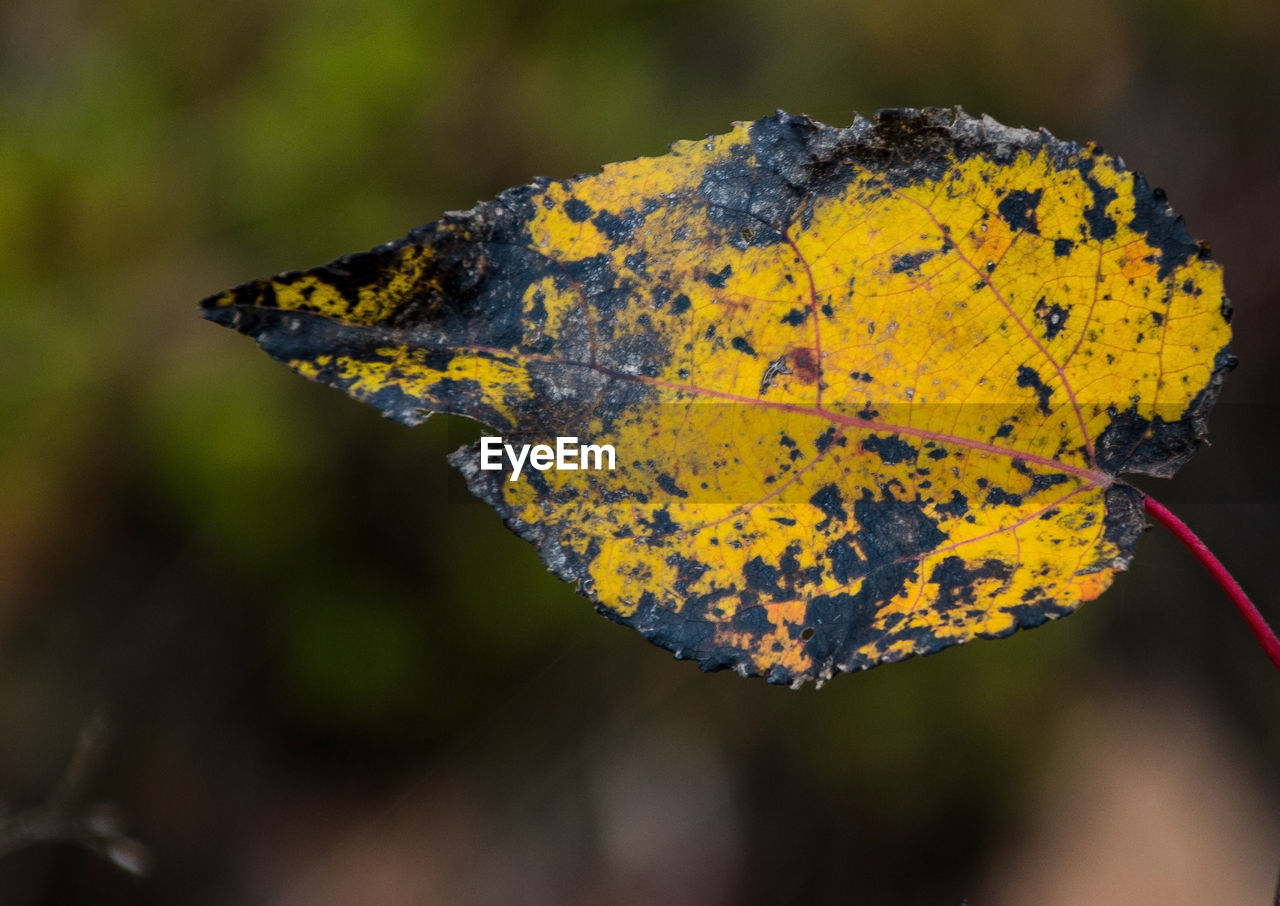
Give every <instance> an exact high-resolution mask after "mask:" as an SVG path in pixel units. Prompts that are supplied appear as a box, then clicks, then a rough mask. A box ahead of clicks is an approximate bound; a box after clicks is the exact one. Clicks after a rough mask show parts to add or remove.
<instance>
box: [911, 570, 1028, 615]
mask: <svg viewBox="0 0 1280 906" xmlns="http://www.w3.org/2000/svg"><path fill="white" fill-rule="evenodd" d="M1008 578H1009V567H1008V565H1007V564H1005V563H1003V562H1001V561H999V560H984V561H983V562H982V563H981V564H980V565H978V566H974V567H970V566H969V565H968V563H967V562H966V561H965V560H964V559H963V558H962V557H957V556H950V557H946V558H945V559H943V561H942V562H941V563H939V564H938V565H937V566H935V567H934V568H933V572H932V573H930V574H929V581H930V582H932V583H934V584H935V585H937V586H938V594H937V597H936V598H935V604H934V606H935V608H936V609H937V610H939V611H941V612H943V613H946V612H947V611H949V610H953V609H955V608H956V607H961V606H972V605H974V604H976V603H977V589H975V588H974V583H975V582H977V581H979V580H982V579H999V580H1000V581H1001V582H1003V581H1005V580H1007V579H1008Z"/></svg>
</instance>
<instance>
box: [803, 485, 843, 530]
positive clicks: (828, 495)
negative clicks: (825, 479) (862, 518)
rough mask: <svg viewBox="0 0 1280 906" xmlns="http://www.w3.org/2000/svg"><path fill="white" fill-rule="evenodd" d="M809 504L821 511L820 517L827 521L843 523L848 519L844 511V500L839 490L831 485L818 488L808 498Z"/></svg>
mask: <svg viewBox="0 0 1280 906" xmlns="http://www.w3.org/2000/svg"><path fill="white" fill-rule="evenodd" d="M809 502H810V503H811V504H813V505H814V506H816V507H817V508H818V509H820V510H822V515H824V516H826V517H827V519H834V520H835V521H837V522H844V521H845V520H846V519H847V518H849V515H848V513H846V512H845V509H844V498H842V497H841V496H840V489H839V488H837V487H836V486H835V485H833V484H829V485H825V486H823V487H822V488H820V489H819V490H818V491H817V493H815V494H814V495H813V496H812V497H810V498H809ZM824 524H825V523H824Z"/></svg>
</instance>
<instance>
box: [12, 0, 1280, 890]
mask: <svg viewBox="0 0 1280 906" xmlns="http://www.w3.org/2000/svg"><path fill="white" fill-rule="evenodd" d="M689 6H690V5H689V4H686V3H676V2H670V3H659V4H651V5H646V6H637V5H625V6H624V5H620V4H619V5H613V4H575V3H569V2H560V3H556V2H547V0H543V2H527V3H519V2H496V3H487V4H473V3H463V2H448V3H438V4H428V5H423V6H421V7H410V6H406V5H400V4H397V3H394V2H392V0H375V2H365V3H354V2H347V0H288V2H280V3H274V4H260V3H256V2H246V0H235V2H230V3H223V4H216V5H214V4H207V5H206V4H194V3H192V4H183V3H179V4H174V3H170V2H159V0H131V2H123V3H116V4H101V3H87V2H84V3H77V2H73V0H53V2H49V0H42V2H34V0H17V2H14V3H9V4H6V5H5V6H4V9H3V11H0V275H2V284H0V285H2V287H3V288H2V289H0V318H2V320H0V801H3V802H5V803H6V804H7V805H8V807H9V808H10V809H22V808H25V807H28V806H32V805H35V804H37V803H39V802H41V801H42V800H44V799H45V797H46V796H47V795H48V794H49V792H50V789H51V788H52V786H53V785H54V783H55V782H56V780H57V778H58V776H59V775H60V773H61V772H62V770H63V767H64V765H65V763H66V760H67V758H68V757H69V756H70V753H71V750H72V748H73V743H74V740H75V737H76V734H77V732H78V731H79V729H80V728H81V727H82V726H83V725H84V724H85V722H86V721H87V720H88V719H89V717H90V716H91V715H92V714H95V713H101V714H103V715H105V718H106V721H107V724H108V726H109V728H110V731H111V732H110V736H109V738H108V742H107V745H106V747H105V749H104V750H103V753H102V755H101V757H100V758H99V759H98V761H97V763H96V765H95V770H94V772H93V773H92V776H91V779H90V781H89V784H88V787H87V789H86V791H85V802H86V803H89V804H92V803H97V802H103V801H108V802H113V803H116V804H117V805H118V807H119V809H120V813H121V814H122V815H123V817H124V820H125V822H126V825H127V829H128V831H129V833H130V834H132V835H133V836H135V837H137V838H138V839H140V840H141V841H143V842H144V843H145V844H147V846H148V847H149V848H150V852H151V857H152V861H153V871H152V873H151V875H150V876H149V877H146V878H141V879H139V878H136V877H133V876H131V875H129V874H127V873H125V872H123V871H121V870H120V869H118V868H116V867H115V866H113V865H112V864H110V863H109V862H108V861H106V860H104V859H102V858H100V857H98V856H96V855H94V854H92V853H89V852H87V851H86V850H84V849H82V848H80V847H77V846H74V845H42V846H35V847H28V848H25V849H22V850H20V851H18V852H14V853H11V854H9V855H7V856H4V857H0V901H3V902H5V903H11V904H35V903H90V902H92V903H104V904H109V903H131V904H136V903H142V904H149V903H156V904H159V903H165V904H170V903H176V904H206V903H264V904H281V906H283V904H295V903H297V904H304V903H305V904H339V903H343V904H345V903H379V904H392V906H394V904H401V903H405V904H407V903H432V902H441V903H458V902H478V903H502V902H511V903H564V902H570V903H591V902H629V903H647V902H664V903H685V902H688V903H700V904H715V903H729V902H748V903H749V902H783V901H791V902H801V901H808V902H827V901H832V902H847V901H860V902H872V903H876V902H885V903H913V902H919V903H956V902H958V901H959V900H960V899H961V898H962V897H969V898H970V901H971V902H972V903H974V904H975V906H976V904H988V903H1024V902H1036V903H1083V902H1093V903H1112V902H1117V903H1118V902H1160V903H1163V904H1174V903H1184V902H1185V903H1197V902H1232V903H1236V902H1239V903H1245V902H1266V901H1267V898H1268V897H1269V896H1270V895H1271V892H1272V891H1273V890H1274V884H1275V879H1276V875H1277V873H1278V872H1280V771H1278V770H1277V765H1280V674H1277V673H1276V671H1275V670H1273V669H1272V668H1271V667H1270V666H1269V665H1268V663H1267V662H1266V660H1265V658H1264V657H1263V655H1262V653H1261V652H1260V651H1259V650H1258V648H1257V647H1256V646H1255V645H1254V643H1253V642H1252V640H1251V638H1250V637H1249V635H1248V633H1247V631H1246V629H1245V627H1244V625H1243V623H1242V622H1241V621H1240V620H1239V618H1238V617H1236V616H1235V614H1234V613H1233V612H1232V611H1231V609H1230V606H1229V604H1228V602H1227V600H1226V599H1225V597H1224V596H1223V595H1222V594H1221V593H1220V592H1219V590H1218V589H1217V588H1216V587H1215V586H1214V585H1213V584H1212V582H1211V581H1210V580H1209V579H1208V578H1207V576H1205V575H1204V574H1203V573H1202V572H1201V571H1200V570H1199V568H1198V567H1197V566H1196V565H1195V564H1194V563H1193V562H1192V561H1191V560H1190V558H1189V556H1187V555H1186V554H1185V553H1184V552H1183V551H1182V550H1181V549H1180V548H1179V547H1178V546H1177V545H1176V543H1175V542H1174V541H1173V540H1172V539H1171V538H1169V537H1168V536H1167V535H1166V534H1164V533H1163V532H1160V531H1153V532H1152V533H1150V534H1149V535H1148V536H1147V537H1146V538H1144V539H1143V542H1142V544H1141V546H1140V549H1139V555H1138V558H1137V560H1136V561H1135V563H1134V566H1133V568H1132V569H1131V571H1130V572H1129V573H1128V574H1126V575H1124V576H1122V577H1121V578H1120V579H1119V580H1118V581H1117V582H1116V583H1115V585H1114V587H1113V588H1112V589H1111V590H1110V591H1109V592H1107V594H1106V595H1105V596H1104V597H1103V598H1102V599H1101V600H1099V601H1098V602H1096V603H1093V604H1091V605H1088V606H1086V607H1085V608H1084V609H1083V610H1082V611H1081V612H1080V613H1078V614H1076V615H1075V616H1072V617H1071V618H1070V619H1067V620H1065V621H1063V622H1061V623H1057V624H1053V625H1050V626H1048V627H1046V628H1043V629H1040V630H1036V631H1034V632H1026V633H1021V634H1019V635H1017V636H1015V637H1013V638H1011V639H1008V640H1005V641H1001V642H997V643H979V644H974V645H971V646H967V647H965V648H961V649H955V650H951V651H948V652H945V653H943V654H941V655H938V656H935V657H930V658H925V659H919V660H916V661H910V662H907V663H904V664H900V665H896V666H892V667H888V668H882V669H878V670H874V671H872V672H870V673H867V674H864V675H859V676H845V677H839V678H837V679H836V680H835V681H834V682H833V683H831V684H830V685H829V686H828V687H826V688H824V689H822V690H820V691H817V692H815V691H814V690H813V689H812V688H810V689H806V690H804V691H802V692H790V691H788V690H785V689H778V688H772V687H769V686H767V685H766V684H764V683H763V682H760V681H758V680H754V681H746V680H742V679H739V678H737V677H734V676H730V675H711V676H707V675H702V674H699V673H698V672H697V671H696V669H694V668H693V666H692V665H690V664H688V663H682V662H677V661H675V660H673V659H672V658H671V657H670V656H669V655H668V654H667V653H666V652H664V651H661V650H659V649H657V648H653V647H651V646H649V645H647V644H646V643H645V642H644V641H643V640H642V639H641V638H640V637H639V636H637V635H635V634H633V633H631V632H629V631H627V630H625V629H622V628H620V627H617V626H614V625H611V624H609V623H607V622H606V621H604V620H602V619H601V618H599V617H598V616H596V615H595V614H594V613H593V612H592V609H591V607H590V605H589V604H588V603H587V602H586V601H585V600H583V599H580V598H578V597H577V596H576V595H575V594H574V592H573V591H572V590H571V589H570V588H568V587H566V586H564V585H562V584H561V583H559V582H558V581H557V580H555V579H553V578H552V577H551V576H550V575H548V574H547V573H546V572H545V571H544V570H543V569H542V567H541V566H540V565H539V563H538V562H537V560H536V557H535V555H534V553H533V551H532V549H531V548H529V547H528V546H526V545H524V544H523V543H521V542H519V541H518V540H517V539H516V538H515V537H514V536H511V535H510V534H509V533H507V532H506V530H505V529H503V527H502V526H501V524H500V523H499V521H498V519H497V517H496V516H495V515H494V514H492V513H491V512H489V511H488V510H487V509H485V508H483V507H481V506H478V505H475V504H471V503H467V502H465V495H466V492H465V490H464V489H462V488H461V486H460V484H459V483H458V482H457V479H456V478H455V477H453V476H452V475H451V474H450V472H449V470H448V467H447V466H446V465H445V463H444V455H445V453H446V452H447V450H448V449H450V448H451V447H452V446H455V445H456V444H457V443H459V442H461V441H462V440H464V439H465V438H466V437H468V436H470V435H471V433H472V429H469V428H468V427H467V426H466V425H464V424H462V423H460V422H449V421H447V420H446V419H443V418H441V419H433V420H432V421H431V422H430V423H428V424H427V425H426V426H424V427H422V428H419V429H416V430H413V431H409V430H406V429H403V428H399V427H397V426H395V425H393V424H390V423H388V422H384V421H383V420H381V419H380V418H379V417H378V416H377V414H376V413H375V412H373V411H372V410H369V409H366V408H364V407H361V406H358V405H356V404H355V403H353V402H351V401H349V400H347V399H344V398H343V397H341V396H339V395H337V394H335V393H333V392H332V391H329V390H325V389H322V388H317V387H314V386H311V385H309V384H307V383H305V382H303V381H301V380H300V379H298V378H297V377H295V376H294V375H291V374H289V373H288V372H287V371H286V370H285V369H283V368H281V367H280V366H278V365H275V364H274V363H272V362H270V361H269V360H268V359H267V358H266V357H265V356H264V355H262V354H261V352H259V351H258V350H257V349H255V348H254V347H253V346H252V345H251V344H250V343H248V342H247V341H245V340H244V339H243V338H240V337H236V336H234V335H232V334H230V333H228V332H226V331H223V330H220V329H218V328H216V327H214V326H212V325H209V324H207V323H204V322H202V321H200V320H199V319H198V317H197V313H196V308H195V303H196V300H198V299H199V298H200V297H202V296H204V295H206V294H208V293H210V292H213V291H216V290H219V289H222V288H224V287H226V286H230V285H231V284H234V283H237V282H240V281H241V280H244V279H247V278H249V277H253V276H258V275H261V274H266V273H271V272H275V271H279V270H283V269H286V268H290V267H301V266H307V265H313V264H318V263H321V262H324V261H326V260H329V259H330V258H333V257H335V256H337V255H340V254H343V253H346V252H351V251H357V250H360V249H364V248H368V247H369V246H371V245H374V244H376V243H379V242H383V241H386V240H389V239H393V238H396V237H398V236H399V235H401V234H402V233H404V232H406V231H407V230H408V229H409V228H410V227H412V226H415V225H417V224H419V223H423V222H426V221H428V220H432V219H434V218H435V217H437V216H438V215H439V214H440V213H441V212H443V211H444V210H446V209H455V208H466V207H469V206H470V205H471V204H473V203H474V202H475V201H476V200H478V199H481V198H488V197H490V196H492V195H493V194H495V193H496V192H497V191H499V190H501V189H502V188H505V187H506V186H508V185H512V184H516V183H520V182H524V181H527V180H528V179H529V178H530V177H532V176H534V175H538V174H543V175H550V176H567V175H571V174H573V173H575V172H579V171H584V170H590V169H593V168H595V167H597V166H599V165H600V164H601V163H603V162H605V161H610V160H617V159H623V158H628V157H633V156H636V155H637V154H656V153H660V152H661V151H662V150H663V149H664V147H665V145H666V143H667V142H668V141H670V140H673V139H676V138H696V137H698V136H700V135H703V134H706V133H709V132H722V131H724V130H725V129H726V128H727V126H728V124H729V122H730V121H732V120H734V119H755V118H757V117H759V116H762V115H764V114H767V113H769V112H771V111H772V110H773V109H774V108H776V107H782V108H785V109H787V110H790V111H793V112H804V113H809V114H811V115H813V116H814V117H815V118H818V119H822V120H825V121H828V122H833V123H837V124H843V123H847V122H848V121H849V120H850V119H851V117H852V112H853V111H854V110H860V111H863V112H871V111H873V110H874V109H876V108H878V107H888V106H908V105H916V106H921V105H928V104H934V105H952V104H961V105H963V106H964V107H965V108H966V109H967V110H968V111H969V112H971V113H974V114H979V113H983V112H986V113H990V114H992V115H993V116H995V117H996V118H998V119H1000V120H1001V121H1003V122H1006V123H1008V124H1010V125H1024V126H1031V127H1036V126H1045V127H1048V128H1049V129H1051V130H1052V131H1053V132H1054V133H1055V134H1057V135H1058V136H1059V137H1062V138H1067V139H1075V140H1081V141H1083V140H1087V139H1095V140H1097V141H1099V142H1100V143H1101V144H1102V145H1103V146H1104V147H1105V148H1107V149H1108V150H1109V151H1112V152H1113V153H1118V154H1120V155H1122V156H1123V157H1124V158H1125V160H1126V161H1127V162H1128V163H1129V164H1130V165H1131V166H1133V167H1135V168H1137V169H1139V170H1141V171H1143V172H1144V173H1145V174H1146V175H1147V176H1148V178H1149V179H1150V180H1151V182H1152V183H1154V184H1156V185H1160V186H1163V187H1164V188H1166V189H1167V190H1168V192H1169V195H1170V198H1171V199H1172V200H1173V202H1174V204H1175V206H1176V207H1177V208H1178V209H1179V210H1180V211H1182V212H1183V213H1184V214H1185V215H1186V217H1187V220H1188V222H1189V224H1190V227H1191V231H1192V233H1193V234H1194V235H1196V236H1198V237H1205V238H1208V239H1210V240H1211V241H1212V244H1213V248H1214V253H1215V256H1216V257H1217V258H1218V259H1219V260H1221V261H1222V262H1223V263H1224V265H1225V267H1226V272H1227V285H1228V291H1229V292H1230V294H1231V296H1232V298H1233V300H1234V302H1235V305H1236V315H1237V316H1236V321H1235V325H1236V329H1237V334H1238V339H1237V342H1236V351H1237V353H1238V355H1239V356H1240V359H1241V362H1242V364H1241V367H1240V368H1239V369H1238V371H1237V372H1236V374H1234V375H1233V376H1232V377H1231V378H1230V379H1229V380H1228V382H1227V385H1226V392H1225V394H1224V397H1223V400H1222V402H1221V403H1220V406H1219V409H1218V411H1217V412H1216V413H1215V415H1214V418H1213V419H1212V425H1213V437H1214V445H1213V446H1212V447H1210V448H1207V449H1205V450H1203V451H1201V452H1200V453H1199V454H1198V455H1197V457H1196V458H1195V459H1194V460H1193V461H1192V462H1191V464H1190V465H1188V466H1187V467H1186V468H1185V469H1184V471H1183V473H1182V474H1181V475H1180V476H1179V477H1178V478H1177V479H1176V480H1174V481H1172V482H1147V483H1145V485H1144V486H1145V487H1148V488H1149V489H1151V490H1152V491H1153V492H1154V493H1156V495H1157V496H1158V497H1160V498H1161V499H1163V500H1165V501H1166V502H1167V503H1169V504H1170V505H1172V506H1173V507H1174V508H1175V509H1176V510H1177V511H1178V512H1179V513H1181V514H1182V515H1183V516H1184V518H1186V520H1187V521H1188V522H1190V523H1191V524H1192V525H1193V526H1194V527H1195V528H1196V529H1197V530H1198V531H1199V532H1200V533H1201V534H1202V536H1203V537H1204V538H1205V539H1206V541H1207V542H1208V543H1209V544H1210V545H1211V546H1212V547H1213V548H1214V549H1215V550H1217V551H1218V552H1219V553H1220V554H1221V555H1222V557H1223V559H1224V560H1226V561H1227V562H1228V564H1229V565H1230V566H1231V568H1232V569H1234V570H1235V571H1236V573H1237V575H1238V577H1239V578H1240V580H1241V581H1242V582H1243V584H1244V585H1245V586H1246V587H1247V588H1248V589H1250V590H1251V591H1252V592H1253V593H1254V594H1255V595H1256V597H1257V599H1258V601H1259V603H1260V605H1261V606H1262V608H1263V609H1264V611H1266V612H1267V613H1268V614H1269V615H1270V618H1271V620H1272V622H1273V623H1280V557H1277V556H1276V554H1275V548H1276V546H1277V541H1280V506H1278V504H1280V479H1277V477H1276V474H1275V473H1274V461H1273V458H1272V455H1271V453H1272V451H1273V450H1274V449H1275V444H1276V440H1277V437H1276V433H1277V429H1276V427H1275V424H1276V415H1277V409H1276V404H1277V402H1278V401H1280V395H1278V394H1277V389H1278V388H1280V363H1278V362H1277V357H1276V353H1275V351H1274V350H1275V345H1276V337H1277V335H1278V333H1277V330H1278V328H1280V325H1278V324H1277V317H1278V316H1277V311H1278V310H1280V290H1278V289H1277V287H1280V255H1278V254H1277V253H1276V249H1277V242H1278V241H1280V240H1278V238H1277V237H1280V213H1278V211H1280V169H1278V164H1277V160H1278V159H1280V126H1278V125H1277V121H1276V112H1277V109H1278V108H1280V6H1277V5H1276V4H1275V3H1274V2H1270V0H1256V2H1248V0H1223V2H1214V3H1212V4H1210V3H1208V2H1204V3H1200V2H1191V0H1185V2H1172V3H1159V4H1157V3H1149V2H1139V0H1130V2H1124V3H1118V4H1104V3H1102V2H1100V0H1077V2H1072V3H1063V4H1031V3H1027V4H1022V3H1016V2H992V0H984V2H977V3H970V4H963V5H961V4H951V3H944V2H941V0H902V2H896V3H883V4H871V3H859V4H850V3H845V2H837V0H827V2H808V3H804V2H794V3H786V4H783V3H777V2H763V0H756V2H747V3H739V4H729V3H726V2H721V3H705V4H701V5H698V6H696V8H694V9H690V8H689Z"/></svg>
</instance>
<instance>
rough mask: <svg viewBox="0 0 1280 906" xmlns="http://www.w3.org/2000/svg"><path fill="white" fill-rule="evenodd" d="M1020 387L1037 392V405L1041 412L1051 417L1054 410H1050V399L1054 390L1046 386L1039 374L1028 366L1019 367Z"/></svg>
mask: <svg viewBox="0 0 1280 906" xmlns="http://www.w3.org/2000/svg"><path fill="white" fill-rule="evenodd" d="M1017 380H1018V386H1019V387H1027V388H1031V389H1033V390H1035V392H1036V401H1037V405H1038V406H1039V408H1040V411H1041V412H1043V413H1044V414H1045V415H1049V414H1051V413H1052V411H1053V410H1051V409H1050V408H1049V397H1050V396H1052V395H1053V388H1051V387H1048V386H1046V385H1045V383H1044V381H1042V380H1040V375H1039V373H1038V372H1037V371H1036V370H1035V369H1034V368H1030V367H1028V366H1026V365H1019V366H1018V379H1017Z"/></svg>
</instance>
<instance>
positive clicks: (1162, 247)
mask: <svg viewBox="0 0 1280 906" xmlns="http://www.w3.org/2000/svg"><path fill="white" fill-rule="evenodd" d="M1129 228H1130V229H1132V230H1133V231H1135V232H1138V233H1142V234H1143V235H1144V236H1146V238H1147V242H1148V243H1149V244H1150V245H1151V247H1152V248H1155V249H1157V250H1158V251H1159V255H1160V257H1159V262H1160V266H1159V268H1158V270H1157V271H1156V279H1158V280H1164V279H1165V278H1167V277H1168V276H1169V274H1171V273H1172V272H1173V269H1174V268H1175V267H1181V266H1182V265H1184V264H1186V263H1187V262H1188V261H1190V260H1191V258H1192V256H1193V255H1197V254H1200V247H1199V245H1198V244H1197V243H1196V241H1195V240H1194V239H1192V238H1191V234H1190V233H1188V232H1187V226H1186V224H1185V223H1183V220H1182V215H1181V214H1177V213H1175V212H1174V210H1173V208H1171V207H1170V206H1169V201H1168V199H1167V198H1166V197H1165V194H1164V190H1163V189H1152V188H1151V187H1150V186H1149V185H1147V181H1146V180H1145V179H1144V178H1143V177H1142V174H1141V173H1135V174H1134V175H1133V219H1132V220H1131V221H1129Z"/></svg>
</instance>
